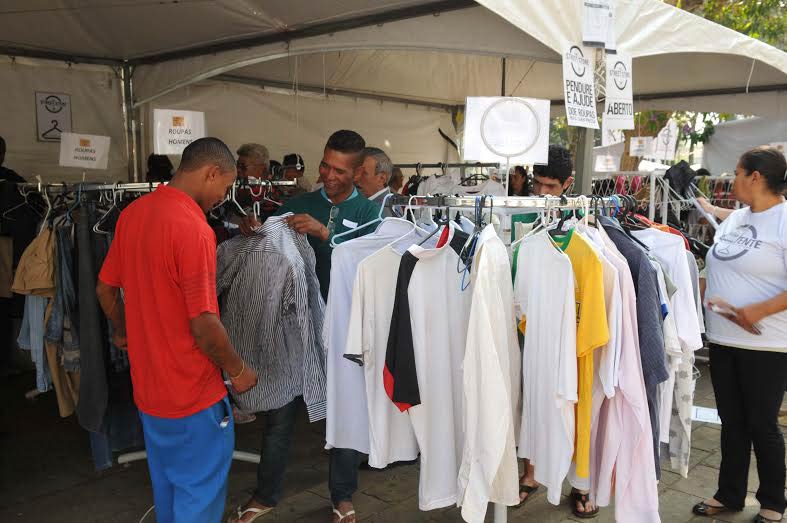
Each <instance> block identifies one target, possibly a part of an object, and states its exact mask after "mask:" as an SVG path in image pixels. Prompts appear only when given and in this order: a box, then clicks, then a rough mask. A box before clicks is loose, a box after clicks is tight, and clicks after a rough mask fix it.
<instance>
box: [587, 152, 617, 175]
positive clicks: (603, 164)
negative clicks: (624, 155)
mask: <svg viewBox="0 0 787 523" xmlns="http://www.w3.org/2000/svg"><path fill="white" fill-rule="evenodd" d="M620 159H621V158H620V156H616V155H614V154H599V155H598V156H596V164H595V165H594V166H593V170H594V171H595V172H597V173H613V172H617V171H620Z"/></svg>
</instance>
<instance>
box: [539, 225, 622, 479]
mask: <svg viewBox="0 0 787 523" xmlns="http://www.w3.org/2000/svg"><path fill="white" fill-rule="evenodd" d="M553 239H554V240H555V243H556V244H557V245H558V247H560V248H561V249H562V250H563V252H565V253H566V255H567V256H568V258H569V259H570V260H571V265H572V267H573V269H574V278H575V280H576V281H575V293H576V300H577V377H578V381H579V390H578V392H577V396H578V398H579V401H578V402H577V419H576V447H575V449H574V461H575V462H576V465H577V466H576V473H577V476H579V477H580V478H587V477H588V476H589V475H590V418H591V411H592V401H593V351H594V350H595V349H597V348H599V347H603V346H604V345H606V344H607V343H608V342H609V328H608V327H607V308H606V305H605V303H604V275H603V268H602V266H601V260H600V259H599V257H598V254H596V252H595V251H594V250H593V247H591V246H590V244H589V243H588V242H587V240H585V239H584V238H582V236H580V235H579V234H576V233H574V229H571V230H570V231H568V233H566V234H565V235H564V236H557V237H554V238H553Z"/></svg>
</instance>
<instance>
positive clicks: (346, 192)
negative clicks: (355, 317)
mask: <svg viewBox="0 0 787 523" xmlns="http://www.w3.org/2000/svg"><path fill="white" fill-rule="evenodd" d="M365 146H366V142H364V139H363V138H362V137H361V136H360V135H359V134H358V133H356V132H354V131H336V132H335V133H333V135H331V137H330V138H329V139H328V143H327V144H326V145H325V152H324V153H323V158H322V161H321V162H320V167H319V171H320V178H321V179H322V181H323V184H324V185H323V187H322V188H320V189H319V190H317V191H313V192H308V193H305V194H301V195H300V196H296V197H295V198H293V199H292V200H290V201H288V202H287V203H285V204H284V205H283V206H282V207H281V208H280V209H279V210H278V212H277V213H276V214H284V213H288V212H291V213H295V215H294V216H291V217H290V218H289V219H288V223H289V224H290V227H292V228H293V229H295V231H297V232H300V233H304V234H307V235H308V236H309V243H310V244H311V246H312V248H313V249H314V254H315V255H316V257H317V279H319V280H320V291H321V292H322V297H323V298H325V299H327V298H328V286H329V282H330V276H331V244H330V241H331V238H332V237H333V236H334V235H337V234H343V233H346V232H351V231H353V230H354V229H358V231H357V232H355V233H353V234H348V235H346V236H343V237H342V241H347V240H349V239H352V238H357V237H358V236H363V235H364V234H369V233H370V232H374V229H375V228H374V227H363V228H361V227H360V226H361V225H363V224H365V223H368V222H370V221H372V220H374V219H376V218H377V217H378V216H379V215H380V207H379V206H378V205H377V204H376V203H374V202H372V201H370V200H367V199H366V198H365V197H364V196H363V195H362V194H361V193H359V192H358V189H356V188H355V185H354V184H353V179H354V177H355V174H356V173H357V171H358V169H360V167H361V164H362V153H363V150H364V147H365Z"/></svg>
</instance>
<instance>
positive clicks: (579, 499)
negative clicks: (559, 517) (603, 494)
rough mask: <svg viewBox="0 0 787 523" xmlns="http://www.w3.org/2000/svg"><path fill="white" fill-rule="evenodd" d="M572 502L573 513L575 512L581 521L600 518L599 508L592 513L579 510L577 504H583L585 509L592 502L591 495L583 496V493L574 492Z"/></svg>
mask: <svg viewBox="0 0 787 523" xmlns="http://www.w3.org/2000/svg"><path fill="white" fill-rule="evenodd" d="M571 500H572V502H573V507H572V509H573V510H572V512H574V515H575V516H576V517H578V518H581V519H590V518H594V517H596V516H598V510H599V508H598V507H596V508H595V509H594V510H592V511H591V512H580V511H579V510H577V503H581V504H582V506H583V507H585V506H586V505H587V503H588V501H590V495H589V494H582V493H581V492H577V491H574V492H572V493H571Z"/></svg>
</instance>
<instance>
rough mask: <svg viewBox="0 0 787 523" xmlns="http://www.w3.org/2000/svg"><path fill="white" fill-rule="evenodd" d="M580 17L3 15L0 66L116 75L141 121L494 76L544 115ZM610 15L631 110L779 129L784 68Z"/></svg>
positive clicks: (743, 42)
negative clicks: (204, 107) (236, 103)
mask: <svg viewBox="0 0 787 523" xmlns="http://www.w3.org/2000/svg"><path fill="white" fill-rule="evenodd" d="M582 5H583V3H582V0H549V1H546V0H478V2H474V1H472V0H438V1H435V0H433V1H429V2H423V1H417V0H335V1H330V2H314V1H312V0H244V1H242V2H241V1H239V0H219V1H216V2H204V1H197V0H192V1H189V0H180V1H179V2H175V1H168V0H164V1H157V2H147V1H144V2H136V3H121V4H118V3H116V2H112V1H110V0H99V1H97V2H92V3H91V5H90V6H88V7H85V6H82V3H81V2H80V1H79V0H61V1H60V2H58V4H57V7H49V5H47V4H46V3H45V2H43V1H41V0H37V1H33V2H31V1H30V0H6V1H5V2H3V7H2V8H0V14H2V16H0V34H3V38H2V42H0V53H4V54H7V55H11V56H28V57H33V58H47V59H56V60H67V61H71V62H88V63H96V64H102V65H106V66H110V67H114V68H116V69H121V68H126V71H127V72H129V73H133V74H130V75H129V76H130V77H131V78H133V102H132V103H133V105H134V106H135V107H136V108H137V109H138V110H141V112H143V113H144V112H147V111H148V110H149V109H150V107H151V106H152V104H156V106H159V105H158V104H159V103H161V102H163V101H164V100H172V97H167V96H166V95H168V94H172V95H175V96H176V97H177V96H178V95H179V94H183V93H185V91H183V88H185V87H187V86H190V85H195V84H200V85H202V84H201V83H202V82H205V81H206V80H209V79H214V80H215V79H219V80H222V81H225V82H240V83H245V84H252V85H261V86H268V87H273V88H277V87H278V88H281V87H285V86H289V87H295V86H297V89H299V90H302V91H317V92H319V91H322V90H324V91H325V92H326V93H337V94H344V95H349V96H355V97H357V98H365V97H368V98H374V99H378V100H383V101H399V102H409V103H414V104H417V105H426V106H431V107H436V108H441V109H443V110H448V109H449V108H450V107H451V106H456V105H461V104H463V103H464V100H465V98H466V97H467V96H481V95H484V96H490V95H499V94H500V93H501V77H502V76H503V71H505V75H504V76H505V82H504V83H503V86H502V87H503V91H504V92H505V94H507V95H515V96H528V97H535V98H546V99H551V100H552V101H553V113H555V112H561V110H562V107H561V105H562V99H563V88H562V69H561V63H560V60H561V58H560V57H561V54H562V52H564V51H565V50H566V49H567V47H568V46H569V45H572V44H577V43H580V41H581V19H582ZM615 6H616V7H615V15H616V22H615V26H616V36H617V43H618V49H619V50H620V51H621V52H626V53H628V54H630V55H632V56H633V57H634V62H633V69H634V95H635V100H636V102H637V109H651V108H652V109H665V110H671V109H682V110H701V111H713V110H715V111H720V112H736V113H744V114H753V115H768V116H770V117H779V118H787V54H786V53H784V52H782V51H780V50H777V49H775V48H773V47H770V46H768V45H766V44H764V43H762V42H759V41H757V40H754V39H751V38H748V37H746V36H743V35H741V34H739V33H737V32H734V31H732V30H729V29H726V28H723V27H721V26H719V25H716V24H714V23H712V22H709V21H707V20H704V19H702V18H699V17H696V16H694V15H692V14H690V13H687V12H684V11H682V10H680V9H677V8H674V7H672V6H670V5H667V4H664V3H662V2H660V1H659V0H616V2H615ZM31 27H35V28H36V30H35V31H31V30H30V28H31ZM502 58H505V70H503V67H502V63H501V59H502ZM191 108H193V109H196V110H199V107H191ZM130 114H133V112H132V113H130ZM135 119H137V120H138V116H135ZM220 125H224V122H220ZM104 134H109V133H108V132H107V133H104Z"/></svg>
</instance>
